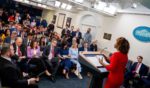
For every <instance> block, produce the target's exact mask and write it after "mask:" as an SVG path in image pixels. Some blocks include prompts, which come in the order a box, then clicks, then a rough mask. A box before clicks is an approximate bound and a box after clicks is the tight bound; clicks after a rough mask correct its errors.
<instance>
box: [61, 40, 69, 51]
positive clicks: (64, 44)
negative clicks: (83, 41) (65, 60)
mask: <svg viewBox="0 0 150 88" xmlns="http://www.w3.org/2000/svg"><path fill="white" fill-rule="evenodd" d="M66 45H67V47H68V42H67V41H65V42H62V44H61V48H62V49H64V47H65V46H66Z"/></svg>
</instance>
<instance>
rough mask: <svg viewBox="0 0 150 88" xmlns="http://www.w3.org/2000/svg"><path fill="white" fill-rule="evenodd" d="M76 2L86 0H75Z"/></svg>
mask: <svg viewBox="0 0 150 88" xmlns="http://www.w3.org/2000/svg"><path fill="white" fill-rule="evenodd" d="M75 1H76V2H79V3H82V2H83V1H84V0H75Z"/></svg>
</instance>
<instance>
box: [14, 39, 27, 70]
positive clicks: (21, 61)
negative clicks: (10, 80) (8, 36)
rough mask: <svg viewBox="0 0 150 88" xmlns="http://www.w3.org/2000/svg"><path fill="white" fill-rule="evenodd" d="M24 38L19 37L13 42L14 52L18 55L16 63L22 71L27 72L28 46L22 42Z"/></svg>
mask: <svg viewBox="0 0 150 88" xmlns="http://www.w3.org/2000/svg"><path fill="white" fill-rule="evenodd" d="M22 42H23V40H22V38H21V37H17V38H16V39H15V42H14V43H13V44H12V46H13V48H14V53H15V55H16V56H17V57H18V58H17V60H16V63H17V65H18V67H19V68H20V69H21V71H22V72H25V73H27V72H28V69H27V64H26V62H27V59H26V52H27V51H26V47H25V46H24V45H23V44H22Z"/></svg>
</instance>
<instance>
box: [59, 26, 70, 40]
mask: <svg viewBox="0 0 150 88" xmlns="http://www.w3.org/2000/svg"><path fill="white" fill-rule="evenodd" d="M63 37H70V30H69V27H68V26H66V28H64V29H63V30H62V32H61V38H63Z"/></svg>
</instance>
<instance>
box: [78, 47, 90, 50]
mask: <svg viewBox="0 0 150 88" xmlns="http://www.w3.org/2000/svg"><path fill="white" fill-rule="evenodd" d="M87 50H88V51H90V48H88V49H87ZM79 51H84V47H80V48H79Z"/></svg>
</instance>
